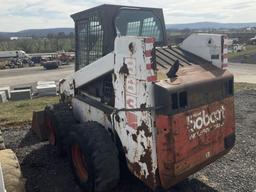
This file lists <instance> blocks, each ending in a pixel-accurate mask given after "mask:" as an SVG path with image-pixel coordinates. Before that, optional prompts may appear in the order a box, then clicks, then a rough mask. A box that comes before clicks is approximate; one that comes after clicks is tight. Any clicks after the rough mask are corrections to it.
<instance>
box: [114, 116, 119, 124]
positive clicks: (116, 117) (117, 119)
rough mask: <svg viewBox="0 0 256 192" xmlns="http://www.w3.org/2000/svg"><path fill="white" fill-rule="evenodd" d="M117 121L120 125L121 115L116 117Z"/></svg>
mask: <svg viewBox="0 0 256 192" xmlns="http://www.w3.org/2000/svg"><path fill="white" fill-rule="evenodd" d="M115 120H116V121H117V122H118V123H120V117H119V115H116V116H115Z"/></svg>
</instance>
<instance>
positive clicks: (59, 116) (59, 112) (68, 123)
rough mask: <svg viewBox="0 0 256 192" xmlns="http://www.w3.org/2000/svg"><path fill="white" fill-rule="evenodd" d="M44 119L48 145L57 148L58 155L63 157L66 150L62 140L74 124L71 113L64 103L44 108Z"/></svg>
mask: <svg viewBox="0 0 256 192" xmlns="http://www.w3.org/2000/svg"><path fill="white" fill-rule="evenodd" d="M45 119H46V126H47V128H48V139H49V142H50V144H52V145H54V146H56V147H57V152H58V154H59V155H64V154H65V152H66V148H67V145H66V143H65V142H64V140H65V138H66V137H67V136H68V134H69V131H70V129H71V127H72V126H73V125H74V124H75V123H76V121H75V118H74V116H73V113H72V111H71V110H70V109H69V106H67V105H66V104H64V103H59V104H56V105H51V106H46V108H45Z"/></svg>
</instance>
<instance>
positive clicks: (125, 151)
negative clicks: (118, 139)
mask: <svg viewBox="0 0 256 192" xmlns="http://www.w3.org/2000/svg"><path fill="white" fill-rule="evenodd" d="M123 149H124V153H125V154H127V153H128V150H127V148H126V147H125V146H124V147H123Z"/></svg>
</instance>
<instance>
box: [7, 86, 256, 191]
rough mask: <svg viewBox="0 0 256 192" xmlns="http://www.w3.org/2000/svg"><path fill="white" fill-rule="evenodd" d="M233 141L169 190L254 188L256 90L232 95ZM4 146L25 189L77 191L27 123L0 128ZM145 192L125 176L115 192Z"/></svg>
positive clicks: (65, 166) (62, 162)
mask: <svg viewBox="0 0 256 192" xmlns="http://www.w3.org/2000/svg"><path fill="white" fill-rule="evenodd" d="M235 100H236V102H235V107H236V128H237V142H236V146H235V147H234V149H233V150H232V151H231V152H230V153H229V154H228V155H226V156H225V157H223V158H222V159H220V160H218V161H217V162H215V163H214V164H212V165H210V166H208V167H206V168H205V169H203V170H202V171H200V172H198V173H196V174H195V175H193V176H191V177H190V179H189V180H186V181H184V182H183V183H182V184H181V185H177V186H176V187H175V188H174V189H175V190H174V189H173V190H171V191H185V192H197V191H202V192H216V191H225V192H253V191H255V190H256V131H255V126H256V119H255V117H256V107H255V106H256V91H254V90H243V91H239V92H237V93H236V95H235ZM2 130H3V134H4V137H5V141H6V145H7V147H9V148H12V149H13V150H14V151H15V152H16V153H17V156H18V158H19V160H20V163H21V167H22V171H23V173H24V176H25V178H26V179H27V184H26V188H27V192H71V191H72V192H78V191H80V190H79V188H78V186H77V185H76V184H75V181H74V178H73V175H72V174H71V170H70V168H69V161H68V159H67V158H65V157H58V156H57V155H56V151H55V149H54V147H51V146H50V145H49V144H48V143H47V142H40V141H39V140H38V139H37V137H36V136H35V135H34V134H33V133H32V132H31V131H30V125H26V126H22V127H16V128H6V127H2ZM128 191H129V192H130V191H137V192H142V191H149V190H148V189H147V188H146V187H144V186H143V185H142V184H141V183H139V182H137V181H135V180H134V179H131V178H130V177H129V178H125V179H123V180H122V181H121V183H120V185H119V187H118V188H117V189H116V190H115V192H128Z"/></svg>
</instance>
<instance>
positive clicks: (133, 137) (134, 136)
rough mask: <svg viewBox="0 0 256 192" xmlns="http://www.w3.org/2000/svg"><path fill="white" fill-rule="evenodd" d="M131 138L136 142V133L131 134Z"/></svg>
mask: <svg viewBox="0 0 256 192" xmlns="http://www.w3.org/2000/svg"><path fill="white" fill-rule="evenodd" d="M132 140H133V141H134V142H136V143H137V142H138V141H137V135H136V134H132Z"/></svg>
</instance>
